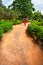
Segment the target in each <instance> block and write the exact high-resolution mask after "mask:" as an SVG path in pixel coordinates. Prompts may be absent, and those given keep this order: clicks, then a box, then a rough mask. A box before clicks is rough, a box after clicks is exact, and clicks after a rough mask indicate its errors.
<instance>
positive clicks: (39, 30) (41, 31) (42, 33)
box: [27, 23, 43, 41]
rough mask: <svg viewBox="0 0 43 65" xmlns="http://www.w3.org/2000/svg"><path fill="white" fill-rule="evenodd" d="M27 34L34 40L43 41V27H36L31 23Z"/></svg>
mask: <svg viewBox="0 0 43 65" xmlns="http://www.w3.org/2000/svg"><path fill="white" fill-rule="evenodd" d="M27 32H28V34H30V35H31V36H32V37H33V38H34V37H35V38H36V39H37V40H41V41H42V40H43V26H39V25H36V24H35V23H31V24H30V25H28V27H27Z"/></svg>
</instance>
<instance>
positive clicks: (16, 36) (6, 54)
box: [0, 24, 43, 65]
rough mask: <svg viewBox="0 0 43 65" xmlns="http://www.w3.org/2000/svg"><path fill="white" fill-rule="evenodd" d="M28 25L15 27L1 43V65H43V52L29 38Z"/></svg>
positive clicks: (5, 35)
mask: <svg viewBox="0 0 43 65" xmlns="http://www.w3.org/2000/svg"><path fill="white" fill-rule="evenodd" d="M26 28H27V25H26V26H24V24H20V25H15V26H13V30H12V31H11V32H9V33H6V34H4V35H3V38H2V42H0V65H43V58H42V57H43V52H42V51H41V50H40V48H39V47H38V46H37V45H35V44H34V43H33V39H32V38H30V37H27V35H26V33H25V31H26Z"/></svg>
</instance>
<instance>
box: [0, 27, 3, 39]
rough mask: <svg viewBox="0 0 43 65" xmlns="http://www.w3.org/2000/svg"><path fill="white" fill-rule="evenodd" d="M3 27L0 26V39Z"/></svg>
mask: <svg viewBox="0 0 43 65" xmlns="http://www.w3.org/2000/svg"><path fill="white" fill-rule="evenodd" d="M2 33H3V28H2V27H0V39H1V38H2Z"/></svg>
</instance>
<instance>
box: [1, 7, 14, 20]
mask: <svg viewBox="0 0 43 65" xmlns="http://www.w3.org/2000/svg"><path fill="white" fill-rule="evenodd" d="M14 16H15V15H14V11H13V10H10V9H6V8H5V7H0V20H1V19H5V20H11V19H13V18H14Z"/></svg>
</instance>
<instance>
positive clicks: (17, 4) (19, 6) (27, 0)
mask: <svg viewBox="0 0 43 65" xmlns="http://www.w3.org/2000/svg"><path fill="white" fill-rule="evenodd" d="M11 9H13V10H14V11H15V12H17V13H20V15H22V16H23V17H24V18H25V17H27V16H31V14H32V11H34V8H33V4H32V3H31V0H15V1H13V3H12V5H11Z"/></svg>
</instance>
